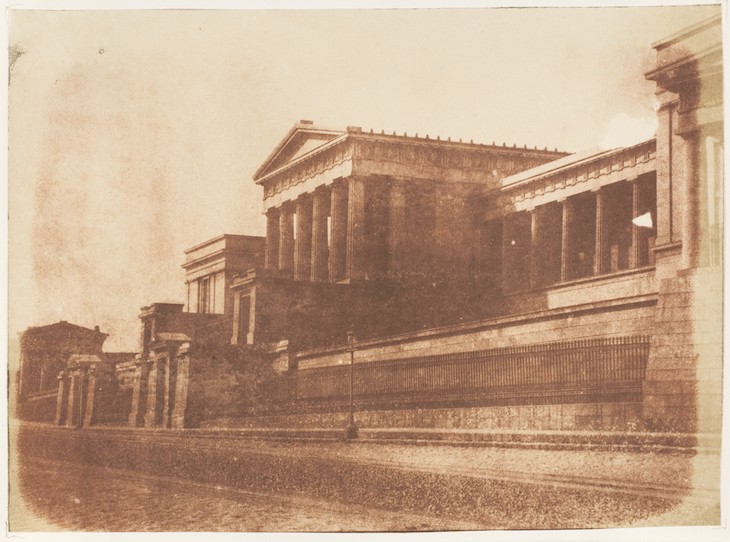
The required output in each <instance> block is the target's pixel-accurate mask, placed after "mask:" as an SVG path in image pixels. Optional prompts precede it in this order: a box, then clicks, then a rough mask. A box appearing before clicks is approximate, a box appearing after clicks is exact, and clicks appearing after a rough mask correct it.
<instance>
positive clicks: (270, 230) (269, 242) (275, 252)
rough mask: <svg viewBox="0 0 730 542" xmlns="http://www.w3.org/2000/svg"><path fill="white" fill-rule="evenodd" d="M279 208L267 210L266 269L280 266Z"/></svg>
mask: <svg viewBox="0 0 730 542" xmlns="http://www.w3.org/2000/svg"><path fill="white" fill-rule="evenodd" d="M279 236H280V234H279V209H269V210H268V211H266V261H265V266H266V269H278V268H279Z"/></svg>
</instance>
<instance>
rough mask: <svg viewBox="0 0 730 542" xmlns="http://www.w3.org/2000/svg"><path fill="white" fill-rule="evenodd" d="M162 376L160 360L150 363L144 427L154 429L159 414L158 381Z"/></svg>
mask: <svg viewBox="0 0 730 542" xmlns="http://www.w3.org/2000/svg"><path fill="white" fill-rule="evenodd" d="M159 374H160V360H158V359H155V360H153V361H151V363H150V371H149V376H148V377H147V409H146V412H145V415H144V426H145V427H154V426H155V425H156V419H155V418H156V414H157V400H158V398H157V384H158V382H157V380H158V379H159Z"/></svg>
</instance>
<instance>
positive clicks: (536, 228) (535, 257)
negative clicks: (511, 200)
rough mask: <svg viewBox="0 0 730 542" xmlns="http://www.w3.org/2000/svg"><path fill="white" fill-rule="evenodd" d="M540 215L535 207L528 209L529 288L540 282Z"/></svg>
mask: <svg viewBox="0 0 730 542" xmlns="http://www.w3.org/2000/svg"><path fill="white" fill-rule="evenodd" d="M540 236H541V232H540V216H539V212H538V210H537V208H535V209H533V210H532V211H530V288H532V289H535V288H537V287H538V286H539V284H540V274H541V271H542V262H541V261H540V260H541V259H540V249H541V246H540V244H541V241H542V240H541V239H540Z"/></svg>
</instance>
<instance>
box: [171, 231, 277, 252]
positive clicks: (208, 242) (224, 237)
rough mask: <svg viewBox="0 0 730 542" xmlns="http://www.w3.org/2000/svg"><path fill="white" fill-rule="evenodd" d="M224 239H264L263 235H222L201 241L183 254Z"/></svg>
mask: <svg viewBox="0 0 730 542" xmlns="http://www.w3.org/2000/svg"><path fill="white" fill-rule="evenodd" d="M226 238H232V239H266V238H265V237H264V236H263V235H239V234H237V233H223V234H221V235H219V236H217V237H213V238H212V239H208V240H207V241H203V242H202V243H198V244H197V245H195V246H193V247H190V248H186V249H185V251H184V253H185V254H189V253H191V252H194V251H196V250H198V249H201V248H203V247H205V246H207V245H212V244H213V243H216V242H218V241H220V240H221V239H226Z"/></svg>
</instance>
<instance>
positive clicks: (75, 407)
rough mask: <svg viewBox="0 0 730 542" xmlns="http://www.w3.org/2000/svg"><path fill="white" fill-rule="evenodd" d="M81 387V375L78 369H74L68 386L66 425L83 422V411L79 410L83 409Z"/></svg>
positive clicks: (73, 425) (71, 425) (72, 425)
mask: <svg viewBox="0 0 730 542" xmlns="http://www.w3.org/2000/svg"><path fill="white" fill-rule="evenodd" d="M80 387H81V375H80V374H79V373H78V372H76V371H72V372H71V378H70V382H69V386H68V403H67V404H66V427H77V426H78V425H79V424H80V423H81V419H80V415H81V413H80V412H79V411H80V409H81V400H80V399H81V398H80V397H79V395H80V393H81V390H80Z"/></svg>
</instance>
